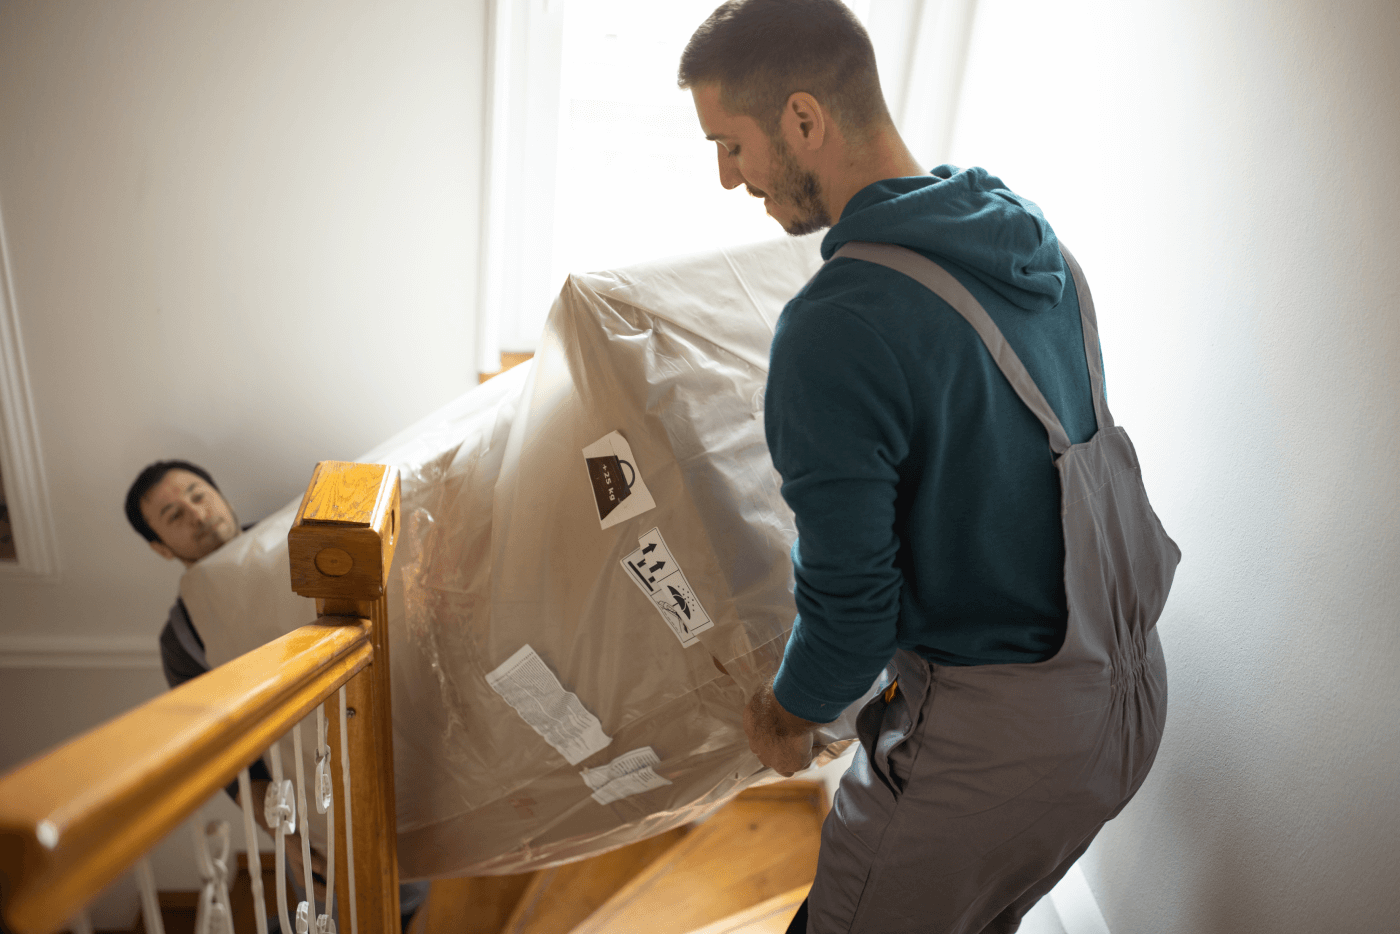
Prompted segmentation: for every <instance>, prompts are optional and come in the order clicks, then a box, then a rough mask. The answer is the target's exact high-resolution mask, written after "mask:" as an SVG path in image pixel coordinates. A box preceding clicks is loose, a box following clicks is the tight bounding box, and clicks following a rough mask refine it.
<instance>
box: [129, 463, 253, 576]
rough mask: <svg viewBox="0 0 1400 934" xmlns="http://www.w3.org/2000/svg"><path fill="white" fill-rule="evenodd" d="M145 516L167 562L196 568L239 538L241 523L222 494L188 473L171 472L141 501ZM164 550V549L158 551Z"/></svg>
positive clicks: (153, 545) (183, 471) (157, 550)
mask: <svg viewBox="0 0 1400 934" xmlns="http://www.w3.org/2000/svg"><path fill="white" fill-rule="evenodd" d="M141 514H142V515H143V516H145V517H146V522H147V523H148V524H149V525H150V526H151V528H152V529H153V530H154V531H155V533H156V534H157V535H158V536H160V541H159V542H152V543H151V546H152V548H154V549H155V550H156V552H157V553H159V554H161V555H163V556H165V557H167V558H178V559H179V560H181V561H183V562H184V563H185V564H193V563H194V562H196V561H198V560H199V559H200V558H203V557H204V556H206V555H208V554H211V553H213V552H214V551H216V550H217V549H218V548H219V546H221V545H223V544H224V543H225V542H227V541H228V540H229V539H231V538H233V537H234V536H235V535H237V534H238V532H239V528H238V519H237V518H236V517H235V516H234V514H233V510H232V509H230V508H229V505H228V503H227V502H226V501H225V500H224V498H223V496H222V495H221V494H220V493H219V491H218V490H216V489H214V488H213V487H212V486H210V485H209V484H208V483H207V482H205V481H204V480H203V479H202V478H201V477H199V476H198V475H196V474H192V473H190V472H189V471H188V470H180V469H179V468H176V469H174V470H170V471H167V472H166V474H165V476H164V477H161V478H160V482H159V483H157V484H156V485H155V486H153V487H151V489H150V490H149V491H148V492H147V493H146V495H145V496H144V497H143V498H142V499H141ZM157 546H160V547H157Z"/></svg>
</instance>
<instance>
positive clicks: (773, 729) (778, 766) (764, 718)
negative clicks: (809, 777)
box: [744, 682, 817, 778]
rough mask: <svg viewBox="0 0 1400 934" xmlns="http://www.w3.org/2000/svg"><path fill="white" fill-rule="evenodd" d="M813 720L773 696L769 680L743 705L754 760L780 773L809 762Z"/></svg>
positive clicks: (810, 759) (798, 770) (800, 767)
mask: <svg viewBox="0 0 1400 934" xmlns="http://www.w3.org/2000/svg"><path fill="white" fill-rule="evenodd" d="M816 728H817V724H815V723H812V722H811V721H809V720H804V719H802V718H801V717H797V716H794V715H792V714H790V713H788V712H787V710H785V709H784V708H783V705H782V704H780V703H778V699H777V698H776V697H774V696H773V685H772V682H769V683H766V684H764V685H763V687H761V688H759V689H758V690H757V691H755V692H754V695H753V696H752V697H750V698H749V702H748V704H747V705H746V706H745V707H744V733H745V735H747V736H748V739H749V749H751V750H752V751H753V753H754V755H756V756H758V761H760V762H762V763H763V764H764V765H766V766H767V767H768V768H770V769H772V770H773V771H775V772H777V773H778V774H779V775H782V776H783V777H785V778H786V777H788V776H791V775H793V774H794V773H796V772H800V771H802V770H803V769H805V768H806V767H807V766H808V765H810V764H811V762H812V731H813V730H815V729H816Z"/></svg>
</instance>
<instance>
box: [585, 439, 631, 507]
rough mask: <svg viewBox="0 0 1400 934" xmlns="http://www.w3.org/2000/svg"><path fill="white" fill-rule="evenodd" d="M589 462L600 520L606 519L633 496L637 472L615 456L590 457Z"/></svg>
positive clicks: (589, 473)
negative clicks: (633, 485)
mask: <svg viewBox="0 0 1400 934" xmlns="http://www.w3.org/2000/svg"><path fill="white" fill-rule="evenodd" d="M587 461H588V478H589V479H590V480H592V481H593V498H594V499H595V500H596V501H597V503H598V518H599V519H606V518H607V517H608V513H610V512H612V511H613V510H614V509H616V508H617V507H618V506H620V505H621V504H622V501H623V500H625V499H626V498H627V497H628V496H630V495H631V494H632V484H633V483H635V482H636V481H637V471H636V470H635V469H634V468H633V467H632V465H631V464H629V463H627V461H625V460H622V459H621V458H619V457H618V456H617V455H615V454H609V455H607V456H606V457H590V458H587Z"/></svg>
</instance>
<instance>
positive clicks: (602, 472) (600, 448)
mask: <svg viewBox="0 0 1400 934" xmlns="http://www.w3.org/2000/svg"><path fill="white" fill-rule="evenodd" d="M583 463H584V466H585V467H587V468H588V482H589V486H590V488H591V489H592V490H593V505H595V506H597V507H598V524H599V526H600V527H601V528H605V529H607V528H612V527H613V526H615V525H617V524H618V523H619V522H623V521H625V520H627V519H631V518H633V517H634V516H640V515H641V514H642V513H644V512H646V511H647V510H649V509H655V508H656V500H654V499H652V498H651V491H650V490H648V489H647V485H646V483H644V482H643V481H642V471H641V468H639V467H638V466H637V458H635V457H633V456H632V448H631V447H630V446H628V444H627V439H626V438H624V437H622V435H621V434H620V433H619V432H616V431H611V432H608V434H606V435H604V436H603V437H602V438H600V439H599V440H597V441H595V442H593V443H592V444H590V445H589V446H588V447H586V448H584V449H583Z"/></svg>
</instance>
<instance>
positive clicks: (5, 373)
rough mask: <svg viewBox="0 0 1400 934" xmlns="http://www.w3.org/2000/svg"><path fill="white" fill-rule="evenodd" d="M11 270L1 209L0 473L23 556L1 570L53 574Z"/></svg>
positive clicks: (53, 538)
mask: <svg viewBox="0 0 1400 934" xmlns="http://www.w3.org/2000/svg"><path fill="white" fill-rule="evenodd" d="M10 270H11V266H10V250H9V245H8V243H7V241H6V239H5V221H4V214H3V211H0V476H3V478H4V480H3V482H4V484H5V500H6V505H7V507H8V509H9V513H10V528H11V529H12V531H13V533H14V539H15V552H16V555H17V557H18V559H19V560H18V561H0V575H3V576H19V577H31V578H40V579H45V580H54V579H57V577H58V573H59V562H58V548H57V541H58V537H57V535H55V533H54V523H53V510H52V508H51V507H50V505H49V488H48V481H47V480H46V478H45V475H44V458H43V453H42V448H41V446H40V444H39V424H38V419H37V418H35V415H34V401H33V396H32V394H31V393H30V390H29V370H28V367H27V366H26V365H25V360H24V343H23V341H22V340H21V334H20V327H19V310H18V307H17V306H16V304H15V291H14V278H13V275H12V274H11V271H10Z"/></svg>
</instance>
